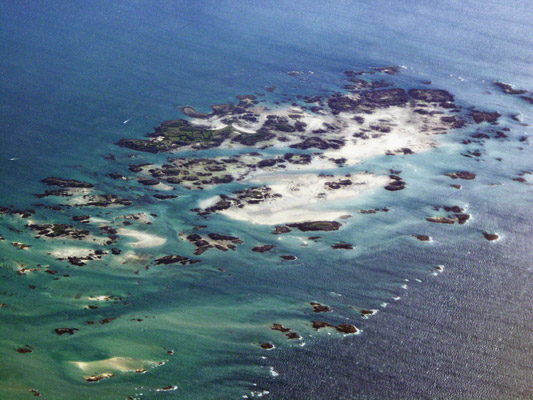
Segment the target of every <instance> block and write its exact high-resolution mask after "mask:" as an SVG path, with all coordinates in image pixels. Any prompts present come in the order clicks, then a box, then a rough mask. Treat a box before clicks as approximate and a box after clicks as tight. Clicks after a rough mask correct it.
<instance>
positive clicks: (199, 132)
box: [116, 119, 233, 153]
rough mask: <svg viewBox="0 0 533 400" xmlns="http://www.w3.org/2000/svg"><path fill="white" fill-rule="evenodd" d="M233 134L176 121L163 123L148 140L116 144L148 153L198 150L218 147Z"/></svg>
mask: <svg viewBox="0 0 533 400" xmlns="http://www.w3.org/2000/svg"><path fill="white" fill-rule="evenodd" d="M232 133H233V128H232V127H230V126H227V127H225V128H222V129H207V128H204V127H201V126H195V125H192V124H191V123H190V122H189V121H186V120H183V119H176V120H171V121H166V122H163V123H162V124H161V125H159V126H158V127H156V128H155V129H154V132H152V133H149V134H148V135H147V136H148V137H149V138H150V139H121V140H119V141H118V142H117V143H116V144H117V145H119V146H121V147H126V148H128V149H132V150H137V151H144V152H148V153H161V152H165V151H171V150H174V149H178V148H180V147H186V146H193V147H195V148H199V149H206V148H211V147H218V146H219V145H220V144H221V143H222V142H223V141H224V140H225V139H227V138H228V137H229V136H230V135H231V134H232Z"/></svg>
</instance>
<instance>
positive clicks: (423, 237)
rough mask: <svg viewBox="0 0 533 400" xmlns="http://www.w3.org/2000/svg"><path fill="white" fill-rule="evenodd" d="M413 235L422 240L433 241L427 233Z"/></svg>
mask: <svg viewBox="0 0 533 400" xmlns="http://www.w3.org/2000/svg"><path fill="white" fill-rule="evenodd" d="M411 236H412V237H414V238H416V239H418V240H420V241H421V242H429V241H431V237H429V236H427V235H411Z"/></svg>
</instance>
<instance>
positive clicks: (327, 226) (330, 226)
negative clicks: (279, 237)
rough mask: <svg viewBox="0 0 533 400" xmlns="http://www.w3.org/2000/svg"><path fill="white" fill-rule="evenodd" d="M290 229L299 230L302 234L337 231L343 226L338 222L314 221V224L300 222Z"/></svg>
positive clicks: (289, 225)
mask: <svg viewBox="0 0 533 400" xmlns="http://www.w3.org/2000/svg"><path fill="white" fill-rule="evenodd" d="M287 226H288V227H290V228H297V229H299V230H300V231H302V232H308V231H337V230H339V228H340V227H341V226H342V225H341V224H340V223H339V222H337V221H313V222H298V223H294V224H288V225H287Z"/></svg>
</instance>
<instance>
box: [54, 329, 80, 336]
mask: <svg viewBox="0 0 533 400" xmlns="http://www.w3.org/2000/svg"><path fill="white" fill-rule="evenodd" d="M54 331H55V333H57V334H58V335H59V336H61V335H64V334H69V335H74V332H75V331H79V329H78V328H56V329H54Z"/></svg>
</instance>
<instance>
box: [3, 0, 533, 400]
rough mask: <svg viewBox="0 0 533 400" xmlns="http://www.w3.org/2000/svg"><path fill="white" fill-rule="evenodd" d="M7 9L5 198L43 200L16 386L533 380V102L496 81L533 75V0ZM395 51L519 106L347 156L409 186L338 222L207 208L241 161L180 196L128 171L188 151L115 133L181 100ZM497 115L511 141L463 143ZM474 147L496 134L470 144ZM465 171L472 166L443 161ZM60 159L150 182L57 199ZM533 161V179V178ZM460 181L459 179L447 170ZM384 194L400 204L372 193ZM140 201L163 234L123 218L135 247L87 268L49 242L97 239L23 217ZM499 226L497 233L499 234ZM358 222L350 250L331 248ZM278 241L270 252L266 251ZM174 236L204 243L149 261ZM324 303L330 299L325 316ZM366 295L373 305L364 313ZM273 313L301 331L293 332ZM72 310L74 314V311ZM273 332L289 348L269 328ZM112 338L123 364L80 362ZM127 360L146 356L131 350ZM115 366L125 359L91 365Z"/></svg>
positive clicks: (397, 59) (448, 83) (327, 85)
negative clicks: (461, 218)
mask: <svg viewBox="0 0 533 400" xmlns="http://www.w3.org/2000/svg"><path fill="white" fill-rule="evenodd" d="M0 15H1V16H2V19H1V21H2V22H1V23H0V132H1V135H0V160H1V161H0V206H4V207H7V206H11V205H12V206H13V207H12V208H17V209H34V210H35V214H32V215H31V216H30V217H29V219H28V218H26V219H21V218H20V217H18V216H16V215H4V216H0V235H1V236H2V237H3V238H5V240H4V241H0V259H1V270H0V271H1V272H0V277H1V279H0V303H1V304H2V305H3V306H2V307H1V308H0V320H1V322H0V324H1V327H2V335H1V338H0V343H1V345H0V359H1V360H2V362H1V363H0V398H5V399H19V398H27V397H31V396H33V395H35V394H36V392H31V390H35V391H37V392H38V393H39V394H40V396H41V397H42V398H45V399H72V398H79V399H118V398H135V399H152V398H163V397H165V398H176V399H234V398H235V399H236V398H254V397H264V398H270V399H332V398H334V399H359V398H364V399H384V398H385V399H389V398H390V399H392V398H409V399H426V398H427V399H437V398H438V399H441V398H442V399H448V398H460V399H470V398H471V399H477V398H485V399H490V398H492V399H504V398H509V399H517V398H523V399H527V398H531V397H533V385H532V383H531V370H532V367H533V365H532V361H531V359H532V357H531V354H532V351H533V349H532V347H531V332H532V328H533V326H532V322H531V321H533V318H532V312H533V310H532V308H531V304H530V296H531V293H532V289H533V279H532V276H531V271H532V268H533V267H532V264H531V254H532V251H533V247H532V246H533V245H532V244H531V236H532V234H533V231H532V226H533V223H532V217H531V215H532V211H533V202H532V200H531V199H532V198H531V193H532V192H531V183H530V182H533V181H532V179H533V178H531V175H529V178H528V175H527V174H525V175H524V174H523V175H520V174H522V173H523V172H524V171H531V170H532V169H533V165H532V164H533V157H532V156H531V155H530V151H531V148H530V145H529V139H528V138H529V135H530V134H531V126H530V125H531V124H532V123H533V115H532V113H531V110H532V108H531V107H532V105H531V104H529V103H528V102H527V101H524V100H522V99H521V98H519V96H515V95H507V94H505V93H503V92H502V91H501V90H500V89H499V88H497V87H495V86H494V84H493V83H494V82H496V81H502V82H506V83H511V84H513V85H514V86H515V87H516V88H521V89H526V90H529V91H533V69H532V68H531V66H532V65H533V37H532V36H531V34H530V31H531V21H532V20H533V6H532V5H531V4H528V3H527V2H523V1H522V2H519V1H506V2H496V1H492V0H491V1H489V2H484V3H480V2H475V1H471V0H468V1H462V2H459V1H452V0H445V1H439V2H437V1H433V0H431V1H427V2H424V3H420V2H415V1H411V0H409V1H401V2H390V1H388V2H387V1H381V0H377V1H372V2H361V1H323V2H317V1H300V2H297V3H295V2H289V1H285V0H282V1H277V2H275V3H273V2H266V1H253V2H244V1H242V2H235V1H233V2H230V1H217V2H214V1H199V2H194V3H191V2H183V1H167V0H163V1H158V2H157V3H154V2H149V1H144V0H136V1H123V0H118V1H113V2H108V1H90V2H70V1H60V0H54V1H50V2H17V1H11V0H5V1H2V2H1V3H0ZM389 65H398V66H401V69H400V72H399V73H398V74H397V75H393V76H392V75H391V76H389V75H388V74H381V75H380V78H382V79H385V80H389V81H392V82H393V83H394V84H395V85H396V86H397V87H399V88H404V89H409V88H413V87H428V85H426V84H424V83H423V82H426V81H431V85H430V87H431V88H437V89H444V90H447V91H449V92H450V93H452V94H453V95H454V96H455V103H456V104H457V105H458V106H460V107H461V109H462V110H465V111H464V112H467V110H471V109H472V108H473V107H475V108H476V109H478V110H487V111H498V112H499V113H500V114H501V118H500V119H499V126H498V127H492V126H486V125H482V126H477V125H470V126H467V127H466V128H464V129H460V130H457V131H456V132H454V133H452V134H449V135H442V137H441V138H439V140H440V142H441V144H440V146H439V147H438V148H435V149H431V150H428V151H423V152H420V153H417V154H414V155H409V156H395V157H388V156H385V155H383V156H380V157H374V158H371V159H369V160H367V161H366V162H365V163H363V164H358V165H354V166H346V167H345V168H343V169H342V170H341V171H342V172H343V173H356V172H363V171H365V170H371V171H374V172H376V173H384V174H387V173H389V172H388V171H390V170H401V171H402V173H401V174H402V175H401V176H402V178H403V179H405V181H406V182H407V187H406V189H405V190H402V191H399V192H397V193H391V192H388V191H385V190H381V191H379V190H376V191H372V192H370V193H369V194H367V195H362V196H359V197H356V198H353V199H349V200H344V201H343V202H342V203H340V204H337V205H336V206H335V207H337V208H339V209H342V210H347V211H348V212H349V213H350V214H351V215H353V217H352V218H350V219H347V220H344V221H343V224H344V227H343V228H342V229H341V230H339V231H334V232H327V233H322V232H319V233H318V235H319V236H322V239H320V240H309V239H308V237H309V236H312V235H310V234H306V233H301V232H296V231H293V232H291V233H290V234H284V235H272V234H271V232H272V230H273V226H271V225H268V224H265V225H258V224H250V223H247V222H243V221H238V220H233V219H230V218H227V217H225V216H223V215H211V216H209V219H207V220H204V219H201V218H199V217H198V215H197V214H195V213H194V212H191V211H190V210H191V209H193V208H195V207H198V204H199V202H201V201H202V200H206V199H209V198H210V197H212V196H213V195H214V194H224V193H229V192H231V191H234V190H239V189H241V188H242V187H243V185H242V184H241V183H239V182H233V183H230V184H228V185H221V186H220V187H216V188H214V189H211V190H204V191H200V190H198V191H196V190H187V189H185V188H183V187H180V186H178V185H175V187H176V190H175V191H172V192H164V193H172V194H176V195H178V196H179V197H177V198H176V199H171V200H168V201H159V200H157V199H155V198H154V197H153V194H154V193H156V192H157V191H154V190H155V189H150V187H149V186H143V185H141V184H139V183H137V182H135V181H133V182H131V181H127V180H120V179H119V180H116V179H112V178H110V177H109V174H110V173H119V174H124V175H127V174H129V172H128V167H129V166H130V165H131V164H142V163H154V164H161V163H164V162H167V161H166V159H167V157H169V154H166V153H162V154H150V153H143V152H135V151H132V150H130V149H125V148H121V147H118V146H117V145H115V143H116V142H117V141H119V140H120V139H124V138H142V137H143V135H144V134H145V133H148V132H152V131H153V128H154V127H156V126H158V125H159V124H161V123H162V122H163V121H167V120H171V119H175V118H183V117H184V115H183V114H182V113H181V111H180V110H179V108H178V107H179V106H180V105H192V106H194V107H195V108H196V109H197V110H198V111H201V112H209V110H210V108H209V106H210V105H211V104H220V103H229V102H233V103H236V102H237V100H236V99H235V96H237V95H246V94H255V95H256V96H258V98H260V99H264V102H265V103H266V104H267V105H268V106H270V107H274V106H275V104H276V102H278V103H282V104H291V103H292V102H297V101H299V100H298V99H299V98H298V96H315V95H322V96H328V95H331V93H332V92H334V91H341V90H342V87H343V85H344V84H345V83H346V76H345V75H344V74H343V72H344V71H346V70H354V71H359V70H368V69H369V68H372V67H384V66H389ZM291 71H292V73H290V72H291ZM273 85H275V90H272V92H270V91H268V90H267V88H272V87H273ZM263 95H264V96H263ZM513 115H518V117H515V118H514V119H513V117H512V116H513ZM493 128H494V129H502V128H508V129H509V130H508V131H505V132H506V135H507V139H506V140H492V139H491V140H486V141H485V142H484V143H483V144H482V145H480V144H479V143H476V142H474V143H471V144H468V146H467V147H465V145H464V144H463V141H464V140H465V139H466V138H469V137H470V136H471V135H472V134H473V133H484V132H485V133H486V132H489V131H490V129H493ZM491 135H492V133H491ZM253 150H258V149H254V148H252V149H250V148H248V149H245V150H239V151H237V153H238V152H244V151H253ZM466 150H470V151H474V150H479V151H480V152H481V153H480V155H479V156H475V157H463V156H462V155H464V154H465V151H466ZM235 152H236V151H232V150H224V149H208V150H203V151H199V152H192V151H190V152H186V153H184V155H185V156H192V157H214V156H219V155H222V156H229V155H232V154H234V153H235ZM265 152H266V153H269V152H271V154H277V150H275V149H271V150H265ZM110 155H112V157H111V156H110ZM470 155H471V154H470ZM499 158H501V160H498V159H499ZM463 170H464V171H474V172H475V173H476V175H477V176H476V179H475V180H471V181H466V180H465V181H463V180H452V179H451V178H449V177H448V176H445V175H444V174H445V173H449V172H451V171H463ZM316 172H320V171H316ZM49 176H59V177H62V178H68V179H76V180H80V181H84V182H89V183H91V184H94V185H96V186H97V188H98V189H99V190H101V191H102V192H104V193H113V194H118V195H120V196H122V197H125V198H128V199H131V200H133V204H132V205H131V206H127V207H125V208H124V207H123V208H121V207H117V208H102V209H95V208H89V207H82V208H81V209H79V208H76V207H72V208H61V209H60V210H58V209H51V208H46V207H43V206H42V204H45V205H48V206H50V205H52V204H55V203H54V202H55V200H53V199H52V200H51V199H50V198H45V199H39V198H37V197H36V196H35V194H38V193H42V192H43V191H44V190H46V189H51V188H50V187H45V186H44V185H43V183H41V182H40V180H42V179H43V178H46V177H49ZM519 176H523V177H524V180H525V182H519V181H515V180H513V179H514V178H517V177H519ZM456 183H460V184H461V185H462V186H463V187H462V190H457V189H455V188H450V186H449V185H450V184H456ZM161 193H163V192H161ZM62 200H64V199H59V200H58V202H60V201H62ZM36 203H39V204H41V205H40V206H36V205H35V204H36ZM443 205H447V206H451V205H459V206H461V207H462V208H465V209H466V210H467V211H468V212H469V213H470V214H471V219H470V220H469V221H468V222H467V223H466V224H465V225H463V226H458V225H457V224H454V225H448V224H431V223H428V222H427V221H426V218H427V217H430V216H431V215H433V213H435V210H434V207H435V206H443ZM317 207H318V208H319V209H320V206H317ZM322 207H323V208H324V211H325V210H326V208H327V207H326V206H322ZM383 207H387V208H388V209H390V211H389V212H387V213H384V212H378V213H376V214H361V213H358V210H366V209H374V208H383ZM125 209H126V211H125ZM132 213H146V214H153V215H152V216H151V217H150V222H151V224H149V225H147V224H142V223H139V222H138V221H133V225H132V228H135V229H138V230H140V231H142V232H148V233H150V234H153V235H157V236H158V237H161V238H165V239H166V242H165V243H164V244H162V245H160V246H157V247H148V248H142V247H141V248H138V247H137V248H136V247H135V240H134V239H131V238H129V237H126V236H125V235H124V236H121V238H120V240H119V241H118V242H117V243H115V244H113V245H112V247H115V248H117V249H118V250H120V251H121V253H122V254H121V256H120V257H122V258H120V257H115V258H110V257H109V256H107V257H106V258H104V259H102V260H96V261H91V262H90V263H88V264H87V265H86V266H82V267H81V266H74V265H70V264H69V263H68V262H66V261H58V260H56V257H54V256H51V255H50V254H48V253H50V252H53V251H60V250H61V249H62V248H65V247H72V246H74V247H81V248H85V247H91V246H90V244H87V243H85V242H84V243H77V242H74V241H71V240H67V239H59V240H43V238H35V237H34V235H35V233H34V232H32V231H29V230H28V228H27V227H25V225H27V224H28V223H30V222H28V221H32V222H34V223H48V224H51V223H65V224H72V221H71V217H72V216H73V215H82V214H90V215H91V218H94V219H95V220H96V221H99V220H101V221H110V220H111V221H116V220H117V218H118V219H119V220H120V218H121V217H119V216H120V215H123V214H132ZM35 221H36V222H35ZM120 221H121V220H120ZM204 223H205V225H208V228H200V230H198V232H200V233H201V234H205V233H207V232H216V233H219V234H224V235H231V236H234V237H237V238H239V239H240V240H242V241H243V243H242V244H239V245H237V246H236V249H235V250H234V251H219V250H217V249H210V250H208V251H207V252H205V253H204V254H202V255H201V256H200V257H195V255H193V251H194V247H193V245H192V244H191V243H189V242H187V241H186V240H183V237H180V234H182V233H185V234H192V233H194V232H197V231H195V230H194V227H198V226H199V225H201V224H204ZM87 227H88V229H89V227H90V229H91V230H92V231H93V232H98V230H97V229H96V228H95V227H94V226H93V225H90V224H89V225H87ZM202 229H203V230H202ZM483 232H495V233H497V234H498V235H499V236H500V239H499V240H497V241H493V242H489V241H487V240H485V238H484V237H483ZM412 234H426V235H429V236H431V237H432V238H433V242H430V243H426V242H420V241H417V240H415V239H413V238H412V237H411V235H412ZM11 242H21V243H24V244H28V245H31V247H30V248H28V249H26V250H21V249H19V248H18V247H16V246H12V245H11ZM338 242H346V243H350V244H352V245H353V246H354V249H353V250H349V251H344V250H333V249H332V248H331V246H332V245H334V244H335V243H338ZM268 244H270V245H275V246H276V249H275V250H274V252H265V253H257V252H252V251H250V249H251V248H252V247H254V246H260V245H268ZM93 247H94V246H93ZM97 247H98V246H97ZM99 248H104V247H102V246H100V247H99ZM106 248H107V247H106ZM169 254H183V255H186V256H187V257H190V258H199V259H201V260H202V262H201V263H198V264H193V265H184V266H182V265H179V264H173V265H154V264H153V260H155V259H157V258H158V257H161V256H165V255H169ZM280 255H295V256H296V257H297V259H296V260H294V261H287V260H283V259H281V258H280ZM438 266H442V267H439V268H436V267H438ZM22 268H37V270H36V271H33V272H32V271H27V272H26V273H24V272H23V273H21V269H22ZM46 269H51V270H53V271H55V273H50V272H48V273H45V272H44V271H45V270H46ZM17 272H18V273H17ZM99 296H104V297H105V299H103V298H100V299H99V300H98V299H97V298H98V297H99ZM309 302H319V303H320V304H327V305H328V306H329V307H331V308H332V309H333V312H332V313H325V314H316V313H314V312H313V308H312V307H311V306H310V305H309ZM88 305H92V306H97V307H98V308H93V309H90V308H89V309H88V308H87V306H88ZM362 310H377V313H376V314H375V315H371V316H369V317H368V318H362V316H361V311H362ZM107 319H109V320H110V321H106V320H107ZM317 319H318V320H327V321H329V323H331V324H341V323H346V324H353V325H355V326H356V327H357V328H358V329H359V330H360V331H359V333H358V334H356V335H342V334H340V333H338V332H336V331H335V330H334V329H320V330H315V329H313V328H312V326H311V324H310V322H311V321H314V320H317ZM87 321H91V322H92V323H90V324H88V323H87ZM273 323H279V324H283V325H284V326H288V327H290V328H291V329H293V330H294V331H295V332H297V333H298V334H299V335H301V339H299V340H287V339H286V338H285V337H284V334H283V333H282V332H278V331H273V330H271V326H272V324H273ZM67 327H68V328H75V329H78V330H77V331H73V334H72V335H71V334H69V333H66V334H62V335H59V334H56V332H55V331H54V330H55V329H57V328H67ZM265 342H268V343H272V344H274V345H275V348H274V349H272V350H265V349H263V348H261V347H260V345H259V344H261V343H265ZM27 345H28V346H30V347H27ZM21 348H26V349H30V350H31V351H27V352H25V351H23V352H20V351H19V352H18V351H17V349H21ZM116 358H118V360H119V361H117V359H116ZM109 359H114V360H115V365H114V367H112V368H111V367H109V363H108V365H106V367H105V368H104V367H102V366H101V365H98V364H88V365H87V366H85V367H82V366H81V364H79V363H91V362H98V361H101V360H109ZM120 360H122V361H120ZM121 362H122V363H125V364H128V365H127V368H126V367H117V364H120V363H121ZM76 363H78V364H76ZM106 368H108V369H109V368H111V369H110V371H112V372H113V374H114V376H113V377H112V378H109V379H103V380H101V381H99V382H87V381H86V380H85V379H84V378H87V376H93V375H94V374H100V373H103V372H107V371H108V369H106ZM126 370H127V371H126ZM135 370H137V372H136V371H135ZM163 389H165V390H163ZM128 396H130V397H128Z"/></svg>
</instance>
